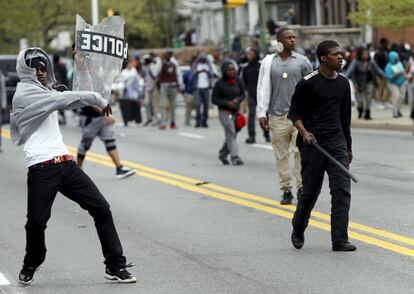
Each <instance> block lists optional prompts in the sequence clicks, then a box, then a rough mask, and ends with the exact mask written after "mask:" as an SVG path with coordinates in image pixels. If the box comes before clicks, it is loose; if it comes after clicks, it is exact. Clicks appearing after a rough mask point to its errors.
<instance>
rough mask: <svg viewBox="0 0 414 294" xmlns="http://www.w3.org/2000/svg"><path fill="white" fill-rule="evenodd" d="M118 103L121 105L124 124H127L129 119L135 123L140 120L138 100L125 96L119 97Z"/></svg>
mask: <svg viewBox="0 0 414 294" xmlns="http://www.w3.org/2000/svg"><path fill="white" fill-rule="evenodd" d="M119 105H120V107H121V116H122V120H123V121H124V125H125V126H127V125H128V122H130V121H135V122H136V123H137V124H139V123H141V122H142V116H141V104H140V102H139V100H135V99H126V98H125V99H120V100H119Z"/></svg>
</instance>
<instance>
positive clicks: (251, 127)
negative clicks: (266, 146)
mask: <svg viewBox="0 0 414 294" xmlns="http://www.w3.org/2000/svg"><path fill="white" fill-rule="evenodd" d="M247 104H248V106H249V116H248V118H247V130H248V132H249V137H250V138H256V106H257V101H256V98H255V97H251V96H249V98H248V100H247ZM263 136H264V137H265V138H269V131H265V130H263Z"/></svg>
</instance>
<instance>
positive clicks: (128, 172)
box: [116, 166, 136, 179]
mask: <svg viewBox="0 0 414 294" xmlns="http://www.w3.org/2000/svg"><path fill="white" fill-rule="evenodd" d="M135 172H136V171H135V169H132V168H126V167H124V166H121V167H118V168H117V169H116V177H117V178H118V179H125V178H127V177H130V176H132V175H134V174H135Z"/></svg>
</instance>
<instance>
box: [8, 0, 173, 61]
mask: <svg viewBox="0 0 414 294" xmlns="http://www.w3.org/2000/svg"><path fill="white" fill-rule="evenodd" d="M177 1H178V0H168V1H167V0H117V1H114V0H100V1H99V10H100V11H99V18H100V19H103V18H104V17H105V16H106V13H107V10H108V9H109V8H111V9H113V10H114V11H118V12H119V14H120V16H121V17H123V18H124V19H125V21H126V26H125V34H126V39H127V41H128V43H129V44H130V47H136V48H145V47H160V46H163V47H164V46H171V44H172V40H173V36H174V35H175V34H176V32H175V27H176V26H175V23H174V21H175V18H176V12H175V6H176V3H177ZM0 7H1V9H0V53H1V54H4V53H17V52H18V49H19V40H20V39H21V38H26V39H27V40H28V42H29V45H30V46H42V47H44V48H46V49H48V45H49V44H50V42H51V41H52V40H53V38H54V37H56V36H57V34H58V33H59V32H61V31H71V32H74V31H75V15H76V14H79V15H81V16H82V17H83V18H84V19H85V21H86V22H88V23H90V22H91V1H90V0H0Z"/></svg>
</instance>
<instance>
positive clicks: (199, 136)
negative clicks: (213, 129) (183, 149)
mask: <svg viewBox="0 0 414 294" xmlns="http://www.w3.org/2000/svg"><path fill="white" fill-rule="evenodd" d="M178 135H179V136H181V137H187V138H192V139H197V140H204V139H205V138H206V137H204V136H201V135H196V134H192V133H178Z"/></svg>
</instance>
